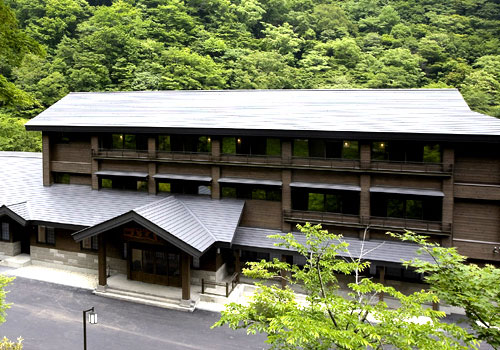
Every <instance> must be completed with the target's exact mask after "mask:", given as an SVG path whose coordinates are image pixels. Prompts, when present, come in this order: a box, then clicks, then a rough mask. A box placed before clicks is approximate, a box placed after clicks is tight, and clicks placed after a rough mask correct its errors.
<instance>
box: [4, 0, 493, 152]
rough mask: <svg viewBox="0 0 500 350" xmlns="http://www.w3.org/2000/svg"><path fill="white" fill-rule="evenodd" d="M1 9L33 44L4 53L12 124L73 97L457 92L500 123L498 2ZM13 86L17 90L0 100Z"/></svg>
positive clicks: (50, 2) (173, 0) (168, 2)
mask: <svg viewBox="0 0 500 350" xmlns="http://www.w3.org/2000/svg"><path fill="white" fill-rule="evenodd" d="M2 2H4V3H3V4H2ZM6 6H9V7H10V8H11V9H12V11H13V14H15V16H16V17H17V21H18V24H17V25H18V27H19V28H20V29H21V31H18V35H20V36H22V38H23V40H24V41H25V43H26V44H27V46H24V47H23V48H18V49H17V51H14V52H17V55H15V59H12V58H10V59H7V58H6V57H5V55H4V54H3V53H2V52H3V51H4V50H2V52H0V92H2V93H3V96H0V103H2V105H3V108H2V109H3V111H4V112H3V113H4V114H9V115H10V116H19V117H28V118H29V117H32V116H34V115H36V114H37V113H39V112H40V111H41V110H43V109H44V108H46V107H47V106H49V105H51V104H52V103H54V102H56V101H57V100H58V99H60V98H61V97H62V96H64V95H65V94H67V93H68V92H69V91H113V90H162V89H285V88H286V89H295V88H417V87H424V88H428V87H457V88H459V89H460V90H461V91H462V93H463V95H464V96H465V98H466V100H467V101H468V103H469V105H470V106H471V107H472V108H473V109H474V110H477V111H479V112H483V113H487V114H490V115H493V116H496V117H500V106H499V105H500V0H344V1H335V0H185V1H182V0H137V1H134V0H126V1H124V0H117V1H111V0H88V1H85V0H0V9H2V12H5V11H7V7H6ZM1 16H5V14H2V15H0V21H1V19H2V17H1ZM0 28H1V25H0ZM30 38H32V39H34V40H35V41H36V42H38V43H39V44H40V47H37V46H36V45H34V44H33V43H32V42H31V41H30V40H31V39H30ZM6 43H7V44H8V40H7V41H6V40H3V41H2V39H1V36H0V48H1V47H2V46H4V45H5V44H6ZM2 76H3V77H4V78H3V77H2ZM1 79H3V80H4V81H2V80H1ZM9 82H10V83H14V84H15V86H16V87H17V90H16V92H15V93H12V90H10V93H9V94H6V93H4V92H5V91H9V89H5V86H6V85H5V84H8V83H9ZM2 87H3V88H2ZM11 87H12V86H11ZM23 91H24V92H25V93H23ZM19 101H21V102H19ZM0 137H1V135H0ZM0 142H1V139H0ZM0 147H1V145H0Z"/></svg>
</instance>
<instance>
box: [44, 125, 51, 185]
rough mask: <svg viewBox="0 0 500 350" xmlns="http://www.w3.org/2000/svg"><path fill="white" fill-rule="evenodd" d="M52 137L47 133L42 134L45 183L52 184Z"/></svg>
mask: <svg viewBox="0 0 500 350" xmlns="http://www.w3.org/2000/svg"><path fill="white" fill-rule="evenodd" d="M50 153H51V152H50V138H49V135H47V134H46V133H43V134H42V157H43V160H42V166H43V185H44V186H50V185H52V182H53V180H52V172H51V171H50V161H51V159H50Z"/></svg>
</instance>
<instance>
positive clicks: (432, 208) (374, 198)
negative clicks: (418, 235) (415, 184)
mask: <svg viewBox="0 0 500 350" xmlns="http://www.w3.org/2000/svg"><path fill="white" fill-rule="evenodd" d="M442 203H443V200H442V198H441V197H430V196H410V195H398V194H382V193H372V194H371V211H372V215H373V216H381V217H392V218H405V219H413V220H427V221H441V213H442Z"/></svg>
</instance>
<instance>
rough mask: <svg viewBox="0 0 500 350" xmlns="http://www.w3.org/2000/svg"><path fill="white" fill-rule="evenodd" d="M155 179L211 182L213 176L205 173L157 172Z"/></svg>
mask: <svg viewBox="0 0 500 350" xmlns="http://www.w3.org/2000/svg"><path fill="white" fill-rule="evenodd" d="M153 178H154V179H166V180H187V181H199V182H210V181H212V178H211V177H210V176H203V175H188V174H161V173H158V174H155V175H153Z"/></svg>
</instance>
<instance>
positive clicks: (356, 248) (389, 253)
mask: <svg viewBox="0 0 500 350" xmlns="http://www.w3.org/2000/svg"><path fill="white" fill-rule="evenodd" d="M275 234H283V233H282V232H281V231H277V230H268V229H259V228H252V227H242V226H240V227H238V229H237V230H236V235H235V236H234V240H233V245H235V246H241V247H250V248H263V249H276V250H288V249H287V248H284V247H276V246H275V245H274V243H276V242H278V241H277V240H273V239H270V238H267V236H269V235H275ZM295 237H296V238H297V241H299V243H301V244H304V243H305V236H304V235H303V234H301V233H295ZM343 240H344V241H345V242H347V243H349V251H350V252H351V255H352V256H353V257H358V256H359V254H360V252H361V244H362V241H361V240H359V239H357V238H351V237H344V238H343ZM418 247H419V246H418V245H416V244H412V243H407V242H398V241H382V240H375V239H372V240H367V241H365V243H364V247H363V251H364V252H365V254H364V259H366V260H375V261H383V262H394V263H401V261H403V260H409V259H412V258H415V257H419V258H420V259H422V260H425V261H433V260H432V258H431V257H430V256H429V255H428V254H422V255H418V254H417V249H418ZM366 252H368V254H366ZM339 255H340V256H345V257H348V256H349V255H348V254H347V253H345V252H339Z"/></svg>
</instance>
